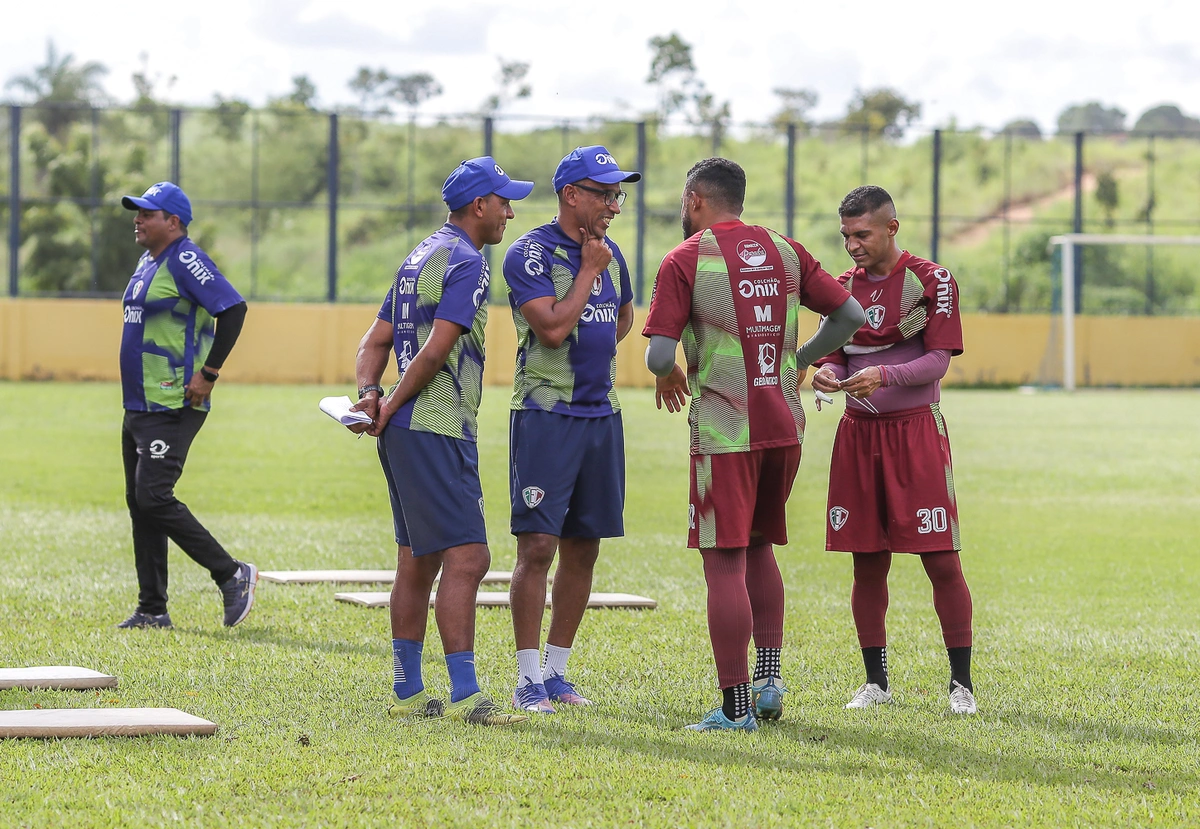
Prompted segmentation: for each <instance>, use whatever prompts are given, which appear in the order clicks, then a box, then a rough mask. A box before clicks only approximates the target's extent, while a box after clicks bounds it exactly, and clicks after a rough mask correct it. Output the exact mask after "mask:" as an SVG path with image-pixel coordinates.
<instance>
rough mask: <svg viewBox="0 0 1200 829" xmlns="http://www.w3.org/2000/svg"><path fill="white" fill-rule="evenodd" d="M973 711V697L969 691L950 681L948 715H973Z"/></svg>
mask: <svg viewBox="0 0 1200 829" xmlns="http://www.w3.org/2000/svg"><path fill="white" fill-rule="evenodd" d="M975 711H976V708H975V695H974V694H972V693H971V689H970V688H968V687H967V686H966V685H962V684H960V683H959V682H958V681H952V682H951V683H950V713H951V714H974V713H975Z"/></svg>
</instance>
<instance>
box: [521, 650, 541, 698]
mask: <svg viewBox="0 0 1200 829" xmlns="http://www.w3.org/2000/svg"><path fill="white" fill-rule="evenodd" d="M541 675H542V674H541V671H539V670H538V652H537V648H526V649H525V650H520V651H517V688H524V687H525V686H526V685H529V684H530V683H531V682H537V681H538V680H539V679H540V678H541Z"/></svg>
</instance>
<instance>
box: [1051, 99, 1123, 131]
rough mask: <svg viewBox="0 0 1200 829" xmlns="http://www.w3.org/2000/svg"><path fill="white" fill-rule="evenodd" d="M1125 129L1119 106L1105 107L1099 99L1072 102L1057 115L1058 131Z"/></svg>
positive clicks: (1121, 110)
mask: <svg viewBox="0 0 1200 829" xmlns="http://www.w3.org/2000/svg"><path fill="white" fill-rule="evenodd" d="M1124 129H1125V111H1124V110H1123V109H1120V108H1119V107H1112V108H1107V107H1105V106H1104V105H1103V104H1102V103H1100V102H1099V101H1089V102H1088V103H1086V104H1072V105H1071V106H1069V107H1067V108H1066V109H1064V110H1063V111H1062V112H1061V113H1059V115H1058V131H1059V132H1060V133H1075V132H1096V133H1106V132H1121V131H1122V130H1124Z"/></svg>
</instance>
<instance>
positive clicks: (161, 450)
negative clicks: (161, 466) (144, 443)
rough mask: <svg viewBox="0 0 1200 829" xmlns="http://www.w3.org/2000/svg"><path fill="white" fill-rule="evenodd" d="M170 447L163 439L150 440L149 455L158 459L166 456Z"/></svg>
mask: <svg viewBox="0 0 1200 829" xmlns="http://www.w3.org/2000/svg"><path fill="white" fill-rule="evenodd" d="M170 448H171V447H170V446H168V445H167V442H166V441H165V440H152V441H150V457H151V458H153V459H154V460H156V461H160V460H162V459H163V458H165V457H166V456H167V451H168V450H169V449H170Z"/></svg>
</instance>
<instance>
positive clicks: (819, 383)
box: [812, 366, 842, 394]
mask: <svg viewBox="0 0 1200 829" xmlns="http://www.w3.org/2000/svg"><path fill="white" fill-rule="evenodd" d="M812 387H813V389H814V390H816V391H819V392H824V393H825V394H833V393H834V392H835V391H841V390H842V385H841V383H839V382H838V379H837V375H836V374H834V373H833V369H831V368H830V367H829V366H821V367H820V368H819V369H817V373H816V374H814V375H813V379H812Z"/></svg>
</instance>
